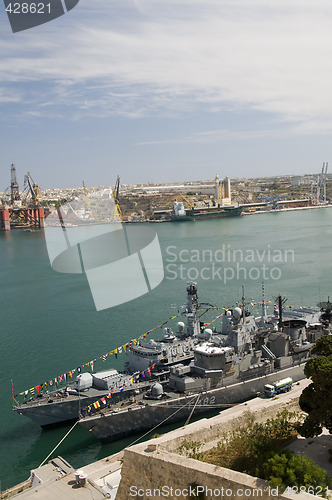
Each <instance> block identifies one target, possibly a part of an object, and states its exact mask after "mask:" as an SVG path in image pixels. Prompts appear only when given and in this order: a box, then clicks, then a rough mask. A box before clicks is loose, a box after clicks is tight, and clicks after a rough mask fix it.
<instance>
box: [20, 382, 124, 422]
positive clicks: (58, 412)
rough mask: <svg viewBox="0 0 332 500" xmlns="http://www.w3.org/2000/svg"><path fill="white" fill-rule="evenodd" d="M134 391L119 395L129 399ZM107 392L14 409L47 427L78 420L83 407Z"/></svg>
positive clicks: (35, 403)
mask: <svg viewBox="0 0 332 500" xmlns="http://www.w3.org/2000/svg"><path fill="white" fill-rule="evenodd" d="M133 392H134V390H133V389H132V388H129V389H128V390H125V391H123V392H121V393H119V394H118V395H117V396H118V397H119V398H120V397H121V399H127V398H130V397H131V396H132V394H133ZM106 394H108V391H107V392H106V391H105V393H100V394H98V395H96V394H95V395H93V396H90V397H89V396H88V397H86V396H85V397H84V396H83V397H81V398H80V399H79V398H78V397H73V398H71V397H70V396H68V397H67V398H59V400H58V401H52V403H47V401H45V400H43V401H40V402H38V400H36V401H35V402H34V404H30V405H21V406H20V407H15V408H13V409H14V410H15V411H16V412H17V413H19V414H20V415H24V416H25V417H28V418H30V420H32V421H33V422H34V423H35V424H37V425H39V426H40V427H43V428H47V427H53V426H55V425H59V424H63V423H65V422H68V421H72V420H78V418H79V415H80V411H81V409H82V408H84V407H86V406H89V405H91V404H93V403H94V402H95V401H96V400H98V399H100V398H101V397H103V396H106ZM113 399H114V398H113Z"/></svg>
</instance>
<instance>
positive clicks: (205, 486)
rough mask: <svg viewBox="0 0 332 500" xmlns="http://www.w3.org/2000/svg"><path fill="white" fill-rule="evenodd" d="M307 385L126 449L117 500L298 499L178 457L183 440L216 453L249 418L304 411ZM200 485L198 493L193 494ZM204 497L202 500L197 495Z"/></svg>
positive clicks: (260, 482) (305, 496) (259, 482)
mask: <svg viewBox="0 0 332 500" xmlns="http://www.w3.org/2000/svg"><path fill="white" fill-rule="evenodd" d="M307 383H308V381H303V382H301V383H300V384H299V385H298V386H295V388H294V389H293V391H292V392H291V393H288V394H285V395H282V396H279V397H278V398H275V399H273V400H266V399H262V398H257V399H255V400H252V401H250V402H248V403H244V404H242V405H238V406H236V407H234V408H231V409H228V410H225V411H223V412H222V413H221V414H220V415H218V416H217V417H213V418H211V419H203V420H200V421H198V422H195V423H193V424H190V425H188V426H186V427H182V428H180V429H177V430H175V431H173V432H170V433H168V434H166V435H165V436H161V437H158V438H156V439H152V440H151V441H148V442H146V443H142V444H138V445H135V446H132V447H130V448H127V449H126V450H125V452H124V460H123V465H122V472H121V482H120V486H119V489H118V494H117V497H116V500H130V499H131V498H133V499H135V498H136V499H142V500H148V499H151V498H153V499H155V500H159V499H163V500H165V499H167V498H168V499H170V500H175V499H179V500H185V499H186V500H187V499H190V498H197V499H198V498H205V499H207V500H208V499H209V500H215V499H218V498H232V499H241V500H243V499H245V498H250V499H255V498H262V499H266V500H268V499H269V500H271V499H273V498H278V499H282V498H283V499H293V500H294V496H289V495H283V494H281V493H279V492H278V491H276V490H273V489H271V488H270V487H269V485H268V483H267V482H266V481H263V480H261V479H257V478H254V477H251V476H248V475H247V474H242V473H240V472H235V471H232V470H229V469H225V468H223V467H218V466H215V465H211V464H207V463H204V462H199V461H197V460H193V459H190V458H187V457H184V456H182V455H179V454H178V449H179V447H180V446H181V444H183V442H184V441H187V442H188V441H189V442H190V441H199V442H201V443H204V449H209V448H212V447H213V446H214V445H215V444H216V443H217V442H218V440H220V438H221V435H222V433H224V432H225V431H230V430H232V429H234V428H236V427H239V426H240V425H241V424H243V423H244V422H245V421H246V419H247V413H248V411H250V413H251V414H252V415H253V417H254V419H255V421H257V422H258V421H265V420H267V419H268V418H271V417H273V416H275V415H276V414H277V413H278V411H281V410H282V409H284V408H287V409H288V410H289V411H295V410H299V406H298V398H299V395H300V394H301V392H302V389H303V388H304V387H305V385H306V384H307ZM195 485H198V487H199V491H195V490H193V488H194V486H195ZM200 492H201V493H204V495H201V496H198V495H197V493H200ZM310 498H311V499H314V498H316V499H317V497H314V496H313V495H309V494H301V495H296V499H297V500H300V499H308V500H309V499H310Z"/></svg>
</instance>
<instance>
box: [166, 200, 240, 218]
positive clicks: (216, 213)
mask: <svg viewBox="0 0 332 500" xmlns="http://www.w3.org/2000/svg"><path fill="white" fill-rule="evenodd" d="M242 212H243V207H242V206H241V205H238V206H234V205H233V206H221V205H218V206H217V207H207V208H194V207H192V208H190V209H185V208H184V203H183V202H182V201H175V202H174V204H173V210H172V213H171V214H170V216H169V219H168V220H169V221H170V222H181V221H198V220H208V219H221V218H223V217H238V216H240V215H241V214H242Z"/></svg>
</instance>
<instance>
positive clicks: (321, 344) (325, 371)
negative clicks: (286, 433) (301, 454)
mask: <svg viewBox="0 0 332 500" xmlns="http://www.w3.org/2000/svg"><path fill="white" fill-rule="evenodd" d="M312 353H313V354H316V355H317V357H316V358H312V359H310V360H309V361H308V362H307V363H306V366H305V369H304V373H305V376H306V377H307V378H311V380H312V383H311V384H310V385H309V386H308V387H306V388H305V389H304V390H303V392H302V394H301V396H300V401H299V403H300V407H301V409H302V410H303V411H304V412H306V413H307V414H308V415H307V417H306V419H305V421H304V422H303V424H302V425H301V426H299V432H300V434H301V435H302V436H305V437H314V436H318V435H319V434H321V433H322V430H323V427H326V428H327V429H328V431H329V432H330V434H331V433H332V335H326V336H324V337H321V338H320V339H318V340H317V342H316V345H315V347H314V349H313V350H312Z"/></svg>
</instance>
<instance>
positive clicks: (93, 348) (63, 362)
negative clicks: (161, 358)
mask: <svg viewBox="0 0 332 500" xmlns="http://www.w3.org/2000/svg"><path fill="white" fill-rule="evenodd" d="M153 227H154V229H155V230H156V231H157V232H158V236H159V241H160V244H161V248H162V253H163V258H164V267H165V278H164V280H163V282H162V283H161V284H160V285H159V286H158V287H157V288H155V289H154V290H153V291H152V292H150V293H149V294H147V295H145V296H143V297H140V298H138V299H136V300H133V301H131V302H129V303H127V304H122V305H120V306H117V307H114V308H112V309H107V310H104V311H99V312H97V311H96V310H95V308H94V304H93V301H92V297H91V294H90V291H89V287H88V284H87V281H86V278H85V277H84V276H82V275H65V274H60V273H56V272H54V271H53V270H52V269H51V267H50V265H49V260H48V256H47V251H46V245H45V241H44V234H43V233H42V232H32V233H28V232H11V233H10V234H7V233H3V232H2V233H0V256H1V267H0V276H1V288H0V299H1V308H0V314H1V365H0V371H1V378H0V380H1V385H0V402H1V411H2V417H1V424H2V425H1V429H0V443H1V447H0V471H1V472H0V479H1V488H2V489H5V488H8V487H10V486H12V485H14V484H16V483H18V482H20V481H23V480H25V479H26V478H27V477H28V476H29V471H30V469H32V468H34V467H38V465H39V464H40V463H41V462H42V461H43V460H44V459H45V458H46V456H47V455H48V453H49V452H50V451H51V450H52V448H53V447H54V446H55V445H56V444H57V443H58V441H60V439H61V438H62V437H63V436H64V434H65V433H66V431H67V430H68V429H69V428H70V426H63V427H61V428H56V429H52V430H48V431H44V430H41V429H40V428H39V427H37V426H36V425H35V424H33V423H32V422H30V421H29V420H28V419H26V418H24V417H22V416H20V415H17V414H16V413H15V414H14V412H13V411H12V410H11V382H10V381H11V379H12V380H13V381H14V393H15V394H16V393H18V392H21V391H24V390H25V389H29V388H30V387H33V386H35V385H37V384H40V383H42V382H44V381H46V380H50V379H51V378H54V377H56V376H58V375H60V374H62V373H64V372H67V371H69V370H71V369H73V368H75V367H77V366H79V365H81V364H82V363H85V362H88V361H90V360H92V359H94V358H96V357H99V356H100V355H102V354H104V353H106V352H108V351H109V350H111V349H112V348H115V347H117V346H118V345H121V343H124V342H125V341H127V340H130V339H132V338H135V337H137V336H139V335H141V334H142V333H144V332H146V331H148V330H150V329H151V328H153V327H155V326H157V325H159V324H161V323H162V322H163V321H165V320H167V319H168V318H169V317H170V316H171V315H174V314H177V312H178V309H177V306H178V305H182V304H184V303H185V295H186V293H185V283H186V281H187V280H188V279H193V280H195V281H197V283H198V292H199V299H200V300H201V301H204V302H210V303H212V304H216V305H218V306H219V307H228V306H230V305H233V304H234V303H235V302H236V301H238V300H240V299H241V296H242V284H244V285H245V294H246V299H247V302H252V303H257V302H259V301H260V300H261V282H262V280H264V282H265V290H266V296H267V298H268V299H271V300H273V297H274V296H277V295H278V294H280V293H281V294H282V295H284V296H286V297H287V298H288V301H287V304H288V305H296V306H315V305H316V303H317V302H318V301H320V300H326V299H327V296H328V295H332V294H331V291H332V286H331V285H330V283H331V274H332V273H331V257H330V253H331V248H332V209H329V208H322V209H318V210H304V211H294V212H285V213H276V214H264V215H263V214H262V215H257V216H245V217H240V218H232V219H223V220H222V219H221V220H214V221H199V222H186V223H178V224H166V223H165V224H156V225H154V226H153ZM234 252H235V253H234ZM263 266H265V269H263ZM272 270H273V271H272ZM271 272H272V274H271ZM232 273H233V275H232ZM264 273H265V274H264ZM237 274H238V276H237ZM250 307H251V306H250ZM271 308H272V306H271ZM255 310H256V311H257V315H258V314H259V313H260V310H259V306H255ZM217 314H218V312H213V313H211V314H210V318H213V317H214V315H217ZM176 321H178V320H174V322H173V324H174V326H175V324H176ZM159 332H160V333H161V330H159ZM122 356H123V358H121V356H120V357H119V358H118V359H117V360H114V366H116V367H117V368H121V365H122V361H123V360H124V355H122ZM108 359H110V358H108ZM107 366H108V365H107V364H103V363H102V362H101V361H100V362H98V363H96V367H95V368H96V370H99V369H100V370H101V369H104V368H106V367H107ZM134 439H135V437H134V438H128V439H126V440H122V441H119V442H117V443H113V444H109V445H101V444H100V443H99V442H98V441H97V440H95V438H94V437H93V436H91V435H90V434H89V433H87V432H86V431H85V430H83V429H81V428H80V427H79V426H77V427H75V429H74V431H73V432H72V433H71V434H70V435H69V437H68V438H67V439H66V440H65V441H64V443H63V444H62V445H61V446H60V448H59V449H58V450H57V452H56V453H55V455H61V456H63V457H64V458H66V459H67V460H68V461H69V462H70V463H71V464H72V465H73V466H74V467H79V466H83V465H84V464H86V463H88V462H90V461H94V460H97V459H100V458H102V457H104V456H106V455H109V454H111V453H114V452H116V451H118V450H120V449H122V448H123V447H124V446H126V445H128V444H129V443H131V442H132V441H133V440H134Z"/></svg>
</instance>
